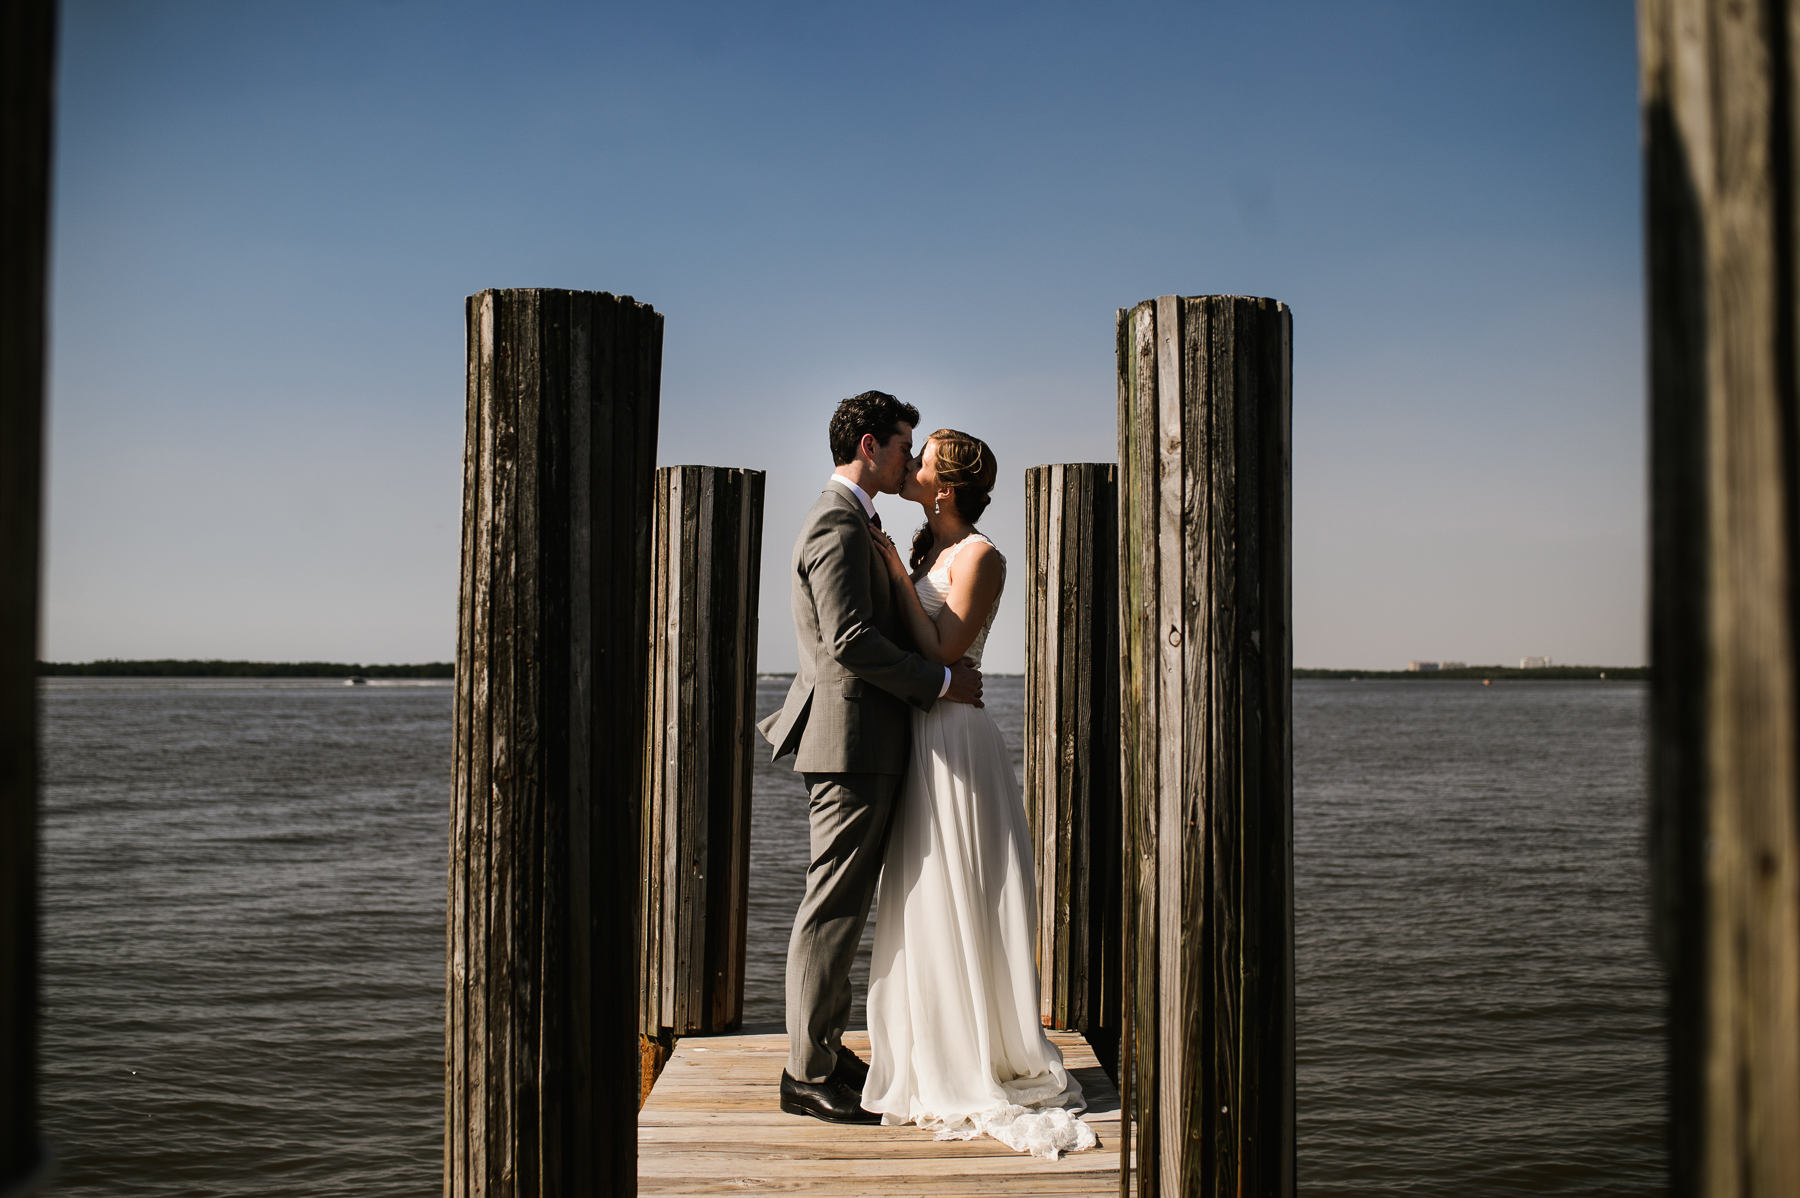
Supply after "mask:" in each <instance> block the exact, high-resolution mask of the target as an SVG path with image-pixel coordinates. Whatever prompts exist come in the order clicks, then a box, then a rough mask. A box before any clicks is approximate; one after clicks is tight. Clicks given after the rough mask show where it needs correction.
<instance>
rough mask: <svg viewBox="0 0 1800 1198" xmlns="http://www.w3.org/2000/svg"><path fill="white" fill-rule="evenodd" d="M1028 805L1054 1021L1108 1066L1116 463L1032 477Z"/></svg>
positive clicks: (1111, 1042)
mask: <svg viewBox="0 0 1800 1198" xmlns="http://www.w3.org/2000/svg"><path fill="white" fill-rule="evenodd" d="M1025 510H1026V532H1025V546H1026V548H1025V558H1026V570H1027V575H1026V579H1025V583H1026V585H1025V808H1026V811H1027V813H1028V814H1029V815H1030V816H1031V828H1032V839H1033V842H1034V844H1035V847H1036V856H1037V887H1038V893H1037V897H1038V974H1039V978H1040V992H1039V993H1040V1000H1041V1004H1042V1014H1043V1020H1044V1025H1045V1026H1046V1027H1057V1028H1070V1029H1073V1030H1075V1031H1079V1032H1081V1033H1082V1035H1083V1036H1085V1037H1086V1038H1087V1042H1088V1043H1089V1044H1091V1045H1093V1047H1094V1052H1095V1055H1096V1056H1098V1057H1099V1058H1100V1060H1101V1062H1102V1063H1103V1064H1104V1065H1105V1066H1106V1067H1107V1069H1108V1070H1109V1071H1116V1069H1117V1065H1118V1044H1119V1019H1120V1012H1119V964H1120V956H1119V868H1120V856H1119V854H1120V844H1119V831H1120V828H1119V815H1120V808H1119V591H1118V587H1119V571H1118V561H1119V553H1118V482H1117V468H1116V467H1114V466H1113V464H1112V463H1111V462H1081V463H1076V464H1072V465H1056V466H1033V467H1032V468H1031V469H1029V470H1027V471H1026V472H1025Z"/></svg>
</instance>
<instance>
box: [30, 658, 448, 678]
mask: <svg viewBox="0 0 1800 1198" xmlns="http://www.w3.org/2000/svg"><path fill="white" fill-rule="evenodd" d="M37 672H38V677H40V678H454V677H456V663H455V662H451V661H428V662H422V663H419V664H416V665H360V664H356V663H351V664H345V663H342V662H335V661H218V660H208V661H192V660H187V661H183V660H176V659H174V658H162V659H159V660H156V661H124V660H121V659H119V658H106V659H104V660H102V661H80V662H76V661H40V662H38V663H37Z"/></svg>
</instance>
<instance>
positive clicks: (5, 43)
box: [0, 0, 56, 1195]
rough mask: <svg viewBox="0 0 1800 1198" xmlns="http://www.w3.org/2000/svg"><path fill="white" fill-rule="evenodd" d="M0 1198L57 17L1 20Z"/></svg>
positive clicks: (20, 1005)
mask: <svg viewBox="0 0 1800 1198" xmlns="http://www.w3.org/2000/svg"><path fill="white" fill-rule="evenodd" d="M0 13H3V14H4V15H3V16H0V93H3V94H4V97H5V99H4V103H0V227H3V228H4V229H5V233H4V235H0V1193H5V1194H15V1193H16V1194H19V1195H24V1194H27V1193H32V1192H35V1190H36V1188H37V1185H38V1184H39V1183H40V1182H41V1181H42V1180H43V1175H44V1172H45V1170H46V1168H47V1167H48V1164H49V1153H48V1151H47V1150H46V1149H45V1148H44V1147H43V1146H42V1145H41V1144H40V1143H39V1140H38V1103H37V1009H38V1008H37V941H38V905H37V885H38V855H37V844H38V830H37V827H38V821H37V677H36V674H37V669H36V662H37V637H38V536H39V533H38V529H39V503H40V498H39V496H40V486H41V480H42V477H43V476H42V473H41V470H42V465H41V463H42V460H43V456H42V455H43V442H44V433H43V428H44V426H43V416H44V281H45V269H44V267H45V251H46V245H47V240H46V237H45V231H46V229H47V227H48V220H49V202H50V127H51V121H50V113H51V105H52V97H53V89H52V77H53V74H54V64H55V57H56V54H55V41H56V6H55V4H53V3H50V0H7V3H6V6H5V8H4V9H0Z"/></svg>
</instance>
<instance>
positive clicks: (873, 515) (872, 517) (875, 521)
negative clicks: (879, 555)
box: [869, 512, 881, 532]
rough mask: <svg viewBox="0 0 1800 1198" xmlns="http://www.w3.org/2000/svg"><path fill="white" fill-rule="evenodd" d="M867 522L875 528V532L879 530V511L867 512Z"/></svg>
mask: <svg viewBox="0 0 1800 1198" xmlns="http://www.w3.org/2000/svg"><path fill="white" fill-rule="evenodd" d="M869 524H870V526H871V527H873V528H874V529H875V531H876V532H880V531H881V513H880V512H870V513H869Z"/></svg>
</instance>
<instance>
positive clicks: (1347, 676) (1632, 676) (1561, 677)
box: [1294, 666, 1650, 682]
mask: <svg viewBox="0 0 1800 1198" xmlns="http://www.w3.org/2000/svg"><path fill="white" fill-rule="evenodd" d="M1294 677H1296V678H1324V679H1331V680H1336V681H1341V682H1349V681H1366V680H1368V679H1372V678H1379V679H1388V678H1392V679H1399V680H1404V681H1430V680H1431V679H1434V678H1435V679H1444V680H1449V681H1459V680H1460V681H1464V682H1469V681H1482V682H1488V681H1494V682H1497V681H1500V680H1502V679H1504V680H1505V681H1507V682H1583V681H1599V680H1600V679H1602V678H1604V679H1605V680H1606V681H1608V682H1646V681H1648V680H1649V678H1650V667H1649V666H1542V667H1539V668H1537V669H1532V670H1521V669H1519V668H1518V667H1516V666H1465V667H1463V668H1461V669H1457V670H1300V669H1296V670H1295V671H1294Z"/></svg>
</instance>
